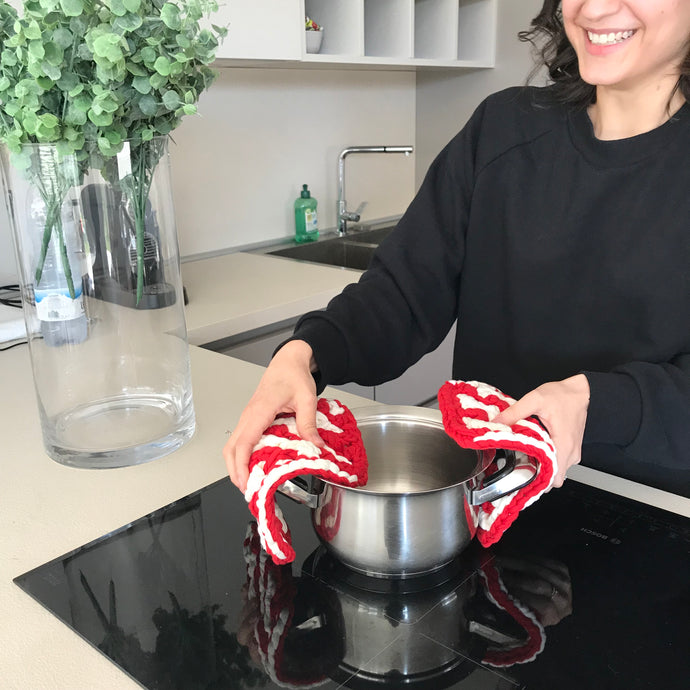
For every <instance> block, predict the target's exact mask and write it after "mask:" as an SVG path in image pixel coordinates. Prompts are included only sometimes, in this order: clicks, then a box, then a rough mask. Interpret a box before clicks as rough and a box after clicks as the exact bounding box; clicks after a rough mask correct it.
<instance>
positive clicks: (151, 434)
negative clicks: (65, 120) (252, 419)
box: [0, 137, 195, 468]
mask: <svg viewBox="0 0 690 690" xmlns="http://www.w3.org/2000/svg"><path fill="white" fill-rule="evenodd" d="M167 146H168V141H167V137H159V138H154V139H152V140H151V141H148V142H138V143H134V142H125V144H124V147H123V149H122V151H121V152H120V153H119V154H117V156H112V157H107V158H106V157H104V156H102V155H101V154H100V153H99V152H98V148H97V147H96V146H94V147H93V148H91V149H90V151H91V153H89V154H84V153H83V152H81V153H80V154H79V155H75V154H67V155H66V154H64V153H62V151H61V149H60V148H59V147H57V146H54V145H45V144H32V145H26V146H24V147H23V148H22V151H21V152H15V153H10V152H9V151H8V150H7V149H6V148H0V151H1V153H0V155H1V156H2V172H3V186H4V192H5V199H6V202H7V205H8V211H9V216H10V219H11V223H12V225H13V228H12V230H13V238H14V244H15V248H16V256H17V266H18V272H19V278H20V283H21V292H22V298H23V311H24V319H25V322H26V329H27V334H28V346H29V351H30V354H31V364H32V368H33V379H34V384H35V388H36V397H37V402H38V409H39V416H40V421H41V428H42V432H43V440H44V444H45V448H46V451H47V453H48V455H49V456H50V457H51V458H53V459H54V460H56V461H58V462H60V463H63V464H65V465H71V466H75V467H86V468H96V467H102V468H106V467H120V466H125V465H134V464H138V463H142V462H146V461H149V460H153V459H155V458H158V457H161V456H163V455H166V454H167V453H170V452H172V451H174V450H175V449H177V448H178V447H180V446H181V445H182V444H183V443H185V442H186V441H187V440H188V439H189V438H190V437H191V436H192V434H193V433H194V426H195V421H194V407H193V402H192V387H191V377H190V364H189V347H188V343H187V330H186V324H185V315H184V299H183V287H182V280H181V276H180V260H179V249H178V241H177V231H176V227H175V217H174V210H173V201H172V192H171V184H170V165H169V157H168V150H167Z"/></svg>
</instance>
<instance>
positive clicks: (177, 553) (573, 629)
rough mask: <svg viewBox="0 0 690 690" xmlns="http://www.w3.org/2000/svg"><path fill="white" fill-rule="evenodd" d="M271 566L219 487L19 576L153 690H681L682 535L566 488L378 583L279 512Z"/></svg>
mask: <svg viewBox="0 0 690 690" xmlns="http://www.w3.org/2000/svg"><path fill="white" fill-rule="evenodd" d="M278 500H279V503H280V505H281V508H282V509H283V511H284V514H285V517H286V519H287V521H288V524H289V525H290V528H291V531H292V535H293V544H294V547H295V550H296V552H297V554H298V556H297V560H296V561H295V562H294V563H293V564H292V566H283V567H277V566H274V565H273V564H272V563H271V561H270V560H269V559H267V557H266V555H265V554H264V553H263V552H261V550H260V549H259V548H258V544H257V539H256V534H255V531H254V526H253V523H252V522H251V519H250V518H251V515H250V513H249V511H248V509H247V507H246V504H245V503H244V499H243V498H242V496H241V494H240V493H239V492H238V491H237V490H236V489H235V488H234V487H233V486H232V485H231V484H230V482H229V481H228V480H223V481H220V482H217V483H215V484H213V485H211V486H209V487H207V488H205V489H203V490H202V491H199V492H197V493H194V494H192V495H190V496H188V497H186V498H184V499H181V500H180V501H177V502H175V503H173V504H171V505H169V506H166V507H164V508H161V509H160V510H157V511H155V512H154V513H151V514H150V515H147V516H145V517H143V518H141V519H140V520H137V521H136V522H134V523H132V524H131V525H127V526H125V527H123V528H122V529H120V530H118V531H116V532H113V533H111V534H108V535H106V536H104V537H103V538H101V539H99V540H97V541H95V542H92V543H90V544H87V545H85V546H83V547H82V548H79V549H77V550H76V551H73V552H72V553H69V554H66V555H65V556H63V557H61V558H58V559H56V560H54V561H52V562H50V563H47V564H45V565H43V566H41V567H39V568H36V569H35V570H32V571H31V572H29V573H26V574H24V575H22V576H20V577H18V578H17V579H16V583H17V584H18V585H19V586H20V587H21V588H22V589H24V590H25V591H26V592H27V593H29V594H30V595H31V596H33V597H34V598H36V599H37V600H38V601H39V602H41V604H43V605H44V606H45V607H46V608H47V609H48V610H50V611H51V612H53V613H54V614H55V615H56V616H58V617H59V618H60V619H61V620H62V621H63V622H64V623H65V624H66V625H68V626H69V627H70V628H72V630H73V631H75V632H76V633H77V634H79V635H81V636H82V637H84V638H85V639H86V640H88V641H89V642H90V643H91V644H93V645H94V646H95V647H97V648H98V649H99V650H100V651H101V652H102V653H103V654H105V655H107V656H108V657H109V658H110V659H111V660H112V661H113V662H114V663H115V664H117V665H118V666H119V667H120V668H121V669H122V670H123V671H124V672H125V673H127V674H128V675H129V676H131V677H132V678H134V679H135V680H136V681H138V682H139V683H140V684H141V685H142V686H143V687H145V688H149V689H151V690H153V689H156V690H178V689H179V690H235V689H243V688H279V687H288V688H310V687H316V686H319V687H321V688H326V689H328V688H338V687H347V688H400V689H403V688H428V689H429V690H440V689H441V688H462V689H463V690H485V689H490V690H498V689H503V688H511V689H514V688H544V689H548V690H553V689H554V688H558V689H559V690H569V689H571V688H572V689H573V690H590V689H597V690H598V689H605V690H616V689H618V688H620V689H621V690H635V689H637V688H651V689H654V690H656V689H659V688H664V690H675V689H678V690H680V689H681V688H682V689H683V690H685V689H686V688H687V687H688V684H689V682H690V635H689V631H688V625H689V621H690V616H689V615H688V614H690V520H688V519H687V518H683V517H679V516H676V515H672V514H669V513H666V512H665V511H661V510H657V509H653V508H649V507H647V506H644V505H641V504H638V503H635V502H633V501H629V500H627V499H623V498H619V497H616V496H613V495H611V494H608V493H605V492H603V491H600V490H597V489H593V488H590V487H587V486H585V485H582V484H578V483H576V482H574V481H569V482H567V483H566V485H565V486H564V487H563V488H562V489H558V490H554V491H552V492H551V493H549V494H547V495H546V496H544V497H542V498H541V499H540V500H539V501H538V502H537V503H536V504H535V505H533V506H531V507H530V508H528V509H527V510H526V511H524V512H523V513H522V515H521V516H520V518H519V519H518V520H517V522H516V523H514V524H513V526H512V527H511V528H510V529H509V530H508V532H506V534H505V535H504V537H503V538H502V539H501V542H500V543H499V544H498V545H496V547H494V548H491V549H490V550H485V549H482V548H481V547H479V546H478V545H476V544H473V545H472V546H471V547H470V548H469V549H468V550H467V551H465V552H464V553H463V554H462V555H461V556H460V557H459V558H458V559H457V560H456V561H454V562H453V563H451V564H449V565H448V566H447V567H445V568H444V569H442V570H441V571H439V572H436V573H434V574H433V575H430V576H426V577H422V578H415V579H411V580H402V581H401V580H381V579H374V578H367V577H364V576H362V575H358V574H356V573H354V572H352V571H350V570H348V569H347V568H346V567H345V566H343V565H341V564H339V563H338V562H337V561H335V560H334V559H332V558H331V557H330V556H329V555H328V554H327V553H326V552H325V551H324V550H323V548H322V547H320V546H319V542H318V540H317V538H316V536H315V535H314V532H313V531H312V528H311V524H310V516H309V511H308V510H307V509H306V508H304V507H303V506H300V505H297V504H295V503H292V502H291V501H289V500H287V499H285V498H284V497H279V499H278Z"/></svg>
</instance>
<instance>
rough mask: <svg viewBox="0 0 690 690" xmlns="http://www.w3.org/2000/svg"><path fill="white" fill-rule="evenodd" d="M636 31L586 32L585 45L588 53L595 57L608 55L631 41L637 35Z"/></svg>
mask: <svg viewBox="0 0 690 690" xmlns="http://www.w3.org/2000/svg"><path fill="white" fill-rule="evenodd" d="M635 33H636V32H635V30H634V29H625V30H621V31H593V30H590V29H586V30H585V35H586V37H587V38H586V40H585V45H586V47H587V51H588V52H589V53H591V54H593V55H606V54H608V53H610V52H612V51H613V50H616V49H617V48H618V47H619V46H621V45H623V44H624V43H626V42H627V41H629V40H630V39H631V38H632V37H633V36H634V35H635Z"/></svg>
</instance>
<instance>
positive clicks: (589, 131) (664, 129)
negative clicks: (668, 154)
mask: <svg viewBox="0 0 690 690" xmlns="http://www.w3.org/2000/svg"><path fill="white" fill-rule="evenodd" d="M688 122H690V104H688V103H687V102H686V103H684V104H683V105H682V106H681V108H680V109H679V110H678V111H677V112H676V113H675V114H674V115H673V117H672V118H671V119H670V120H668V121H667V122H665V123H664V124H663V125H660V126H659V127H657V128H656V129H653V130H651V131H650V132H645V133H644V134H638V135H637V136H634V137H629V138H626V139H616V140H613V141H602V140H601V139H597V138H596V137H595V136H594V127H593V125H592V121H591V120H590V119H589V115H588V114H587V110H586V109H585V108H582V109H580V110H576V111H571V112H570V113H569V115H568V126H569V129H570V136H571V137H572V140H573V143H574V144H575V147H576V148H577V149H578V150H579V151H580V153H582V155H583V156H584V157H585V158H587V160H589V161H590V162H591V163H592V164H593V165H596V166H597V167H600V168H616V167H622V166H626V165H631V164H633V163H637V162H639V161H642V160H644V159H645V158H649V156H652V155H654V154H655V153H656V152H657V151H660V150H662V149H664V148H666V147H667V146H669V145H670V144H671V143H672V142H674V141H676V140H677V137H678V135H679V133H680V131H682V130H683V129H685V128H687V126H688Z"/></svg>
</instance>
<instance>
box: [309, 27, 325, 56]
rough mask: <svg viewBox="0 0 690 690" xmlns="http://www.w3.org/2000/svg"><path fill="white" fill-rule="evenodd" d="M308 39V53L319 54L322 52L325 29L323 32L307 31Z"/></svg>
mask: <svg viewBox="0 0 690 690" xmlns="http://www.w3.org/2000/svg"><path fill="white" fill-rule="evenodd" d="M304 33H305V34H306V39H307V52H308V53H318V52H319V51H320V50H321V42H322V41H323V29H321V31H305V32H304Z"/></svg>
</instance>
